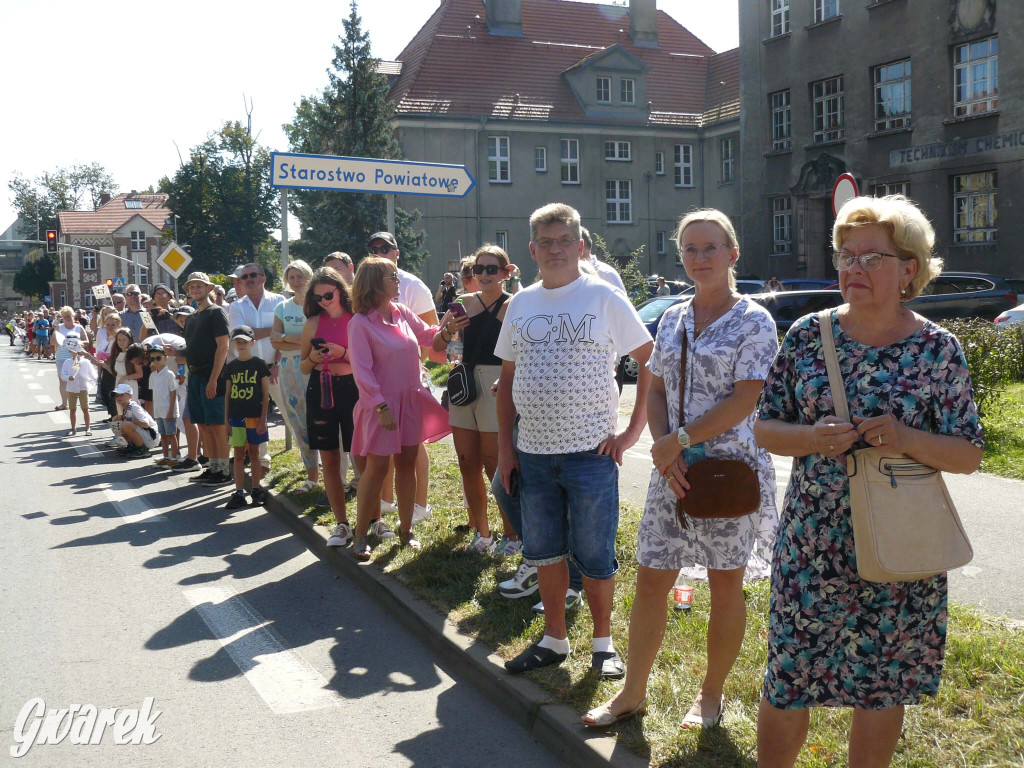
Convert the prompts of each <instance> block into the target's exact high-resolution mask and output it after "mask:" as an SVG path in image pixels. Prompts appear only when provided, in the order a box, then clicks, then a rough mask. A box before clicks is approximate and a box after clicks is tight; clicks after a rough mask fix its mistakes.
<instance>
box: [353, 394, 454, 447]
mask: <svg viewBox="0 0 1024 768" xmlns="http://www.w3.org/2000/svg"><path fill="white" fill-rule="evenodd" d="M382 394H383V396H384V399H385V401H386V402H387V404H388V408H390V409H391V413H392V414H394V416H395V420H396V421H397V422H398V429H396V430H393V431H390V432H389V431H387V430H385V429H382V428H381V426H380V416H379V415H378V414H377V411H376V409H375V407H374V406H376V403H373V404H372V405H371V404H369V403H367V402H366V401H364V400H363V399H362V398H360V399H359V401H358V402H356V407H355V409H354V410H353V412H352V421H353V423H354V428H355V433H354V434H353V435H352V453H353V454H355V455H356V456H366V455H367V454H370V453H372V454H374V455H375V456H391V455H392V454H395V453H401V452H402V446H403V445H419V444H420V443H434V442H437V441H438V440H440V439H441V438H443V437H447V436H448V435H450V434H451V433H452V428H451V426H450V425H449V424H448V411H446V410H445V409H444V408H442V407H441V404H440V403H439V402H437V400H435V399H434V397H433V395H431V394H430V391H429V390H427V389H426V388H425V387H422V386H419V385H417V386H416V387H414V388H412V389H407V390H403V391H401V392H383V393H382Z"/></svg>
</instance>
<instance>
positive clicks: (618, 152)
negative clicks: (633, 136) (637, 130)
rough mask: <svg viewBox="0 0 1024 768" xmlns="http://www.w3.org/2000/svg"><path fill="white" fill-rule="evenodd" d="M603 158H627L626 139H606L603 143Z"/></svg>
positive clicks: (627, 143) (627, 144)
mask: <svg viewBox="0 0 1024 768" xmlns="http://www.w3.org/2000/svg"><path fill="white" fill-rule="evenodd" d="M604 159H605V160H629V142H628V141H606V142H605V143H604Z"/></svg>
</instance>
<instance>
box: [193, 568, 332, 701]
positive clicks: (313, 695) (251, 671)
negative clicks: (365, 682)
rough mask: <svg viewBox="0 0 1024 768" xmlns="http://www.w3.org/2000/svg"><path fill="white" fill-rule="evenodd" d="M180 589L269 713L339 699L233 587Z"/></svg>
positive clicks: (314, 670) (323, 678) (322, 679)
mask: <svg viewBox="0 0 1024 768" xmlns="http://www.w3.org/2000/svg"><path fill="white" fill-rule="evenodd" d="M183 591H184V594H185V598H186V599H187V600H188V601H189V602H190V603H191V604H192V606H193V607H194V608H195V610H196V613H198V614H199V616H200V618H202V620H203V621H204V622H205V623H206V626H208V627H209V628H210V631H211V632H212V633H213V635H214V637H216V638H217V640H218V641H220V644H221V646H223V648H224V650H225V651H227V654H228V655H229V656H230V657H231V659H232V660H233V661H234V662H235V664H237V665H238V668H239V669H240V670H241V671H242V674H244V675H245V679H246V680H248V681H249V683H250V684H251V685H252V687H253V688H255V689H256V693H258V694H259V695H260V697H261V698H262V699H263V701H264V702H265V703H266V705H267V706H268V707H270V709H271V711H272V712H273V713H274V714H277V715H285V714H291V713H293V712H307V711H309V710H314V709H324V708H326V707H337V706H339V705H340V703H341V699H340V697H339V695H338V694H337V692H336V691H334V690H332V689H330V688H328V681H327V679H326V678H325V677H324V676H323V675H321V674H320V673H319V672H317V670H316V669H314V668H313V667H312V666H310V665H309V664H308V663H307V662H306V661H305V660H304V659H303V658H302V657H301V656H299V655H298V654H297V653H294V652H293V651H290V650H288V649H287V648H286V647H285V645H284V642H283V641H282V639H281V638H280V637H279V636H278V634H277V633H276V632H275V631H274V630H273V629H272V628H271V627H270V626H269V622H268V621H267V620H266V619H265V618H263V617H262V616H261V615H260V614H259V613H257V612H256V610H255V609H254V608H253V607H252V606H251V605H250V604H249V603H248V602H247V601H246V600H245V599H244V598H242V597H241V596H239V595H238V594H237V593H236V592H234V590H230V589H227V588H224V587H196V588H192V589H186V590H183Z"/></svg>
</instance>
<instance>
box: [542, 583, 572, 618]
mask: <svg viewBox="0 0 1024 768" xmlns="http://www.w3.org/2000/svg"><path fill="white" fill-rule="evenodd" d="M582 602H583V597H582V596H581V595H580V593H579V592H577V591H576V590H575V589H573V588H572V587H569V588H568V589H567V590H565V610H567V611H572V610H575V609H576V608H579V607H580V603H582ZM532 610H533V612H534V613H537V614H540V615H541V616H543V615H544V603H543V602H539V603H537V604H536V605H535V606H533V608H532Z"/></svg>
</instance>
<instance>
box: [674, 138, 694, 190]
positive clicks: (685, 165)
mask: <svg viewBox="0 0 1024 768" xmlns="http://www.w3.org/2000/svg"><path fill="white" fill-rule="evenodd" d="M675 172H676V186H677V187H692V186H693V145H692V144H676V146H675Z"/></svg>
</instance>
